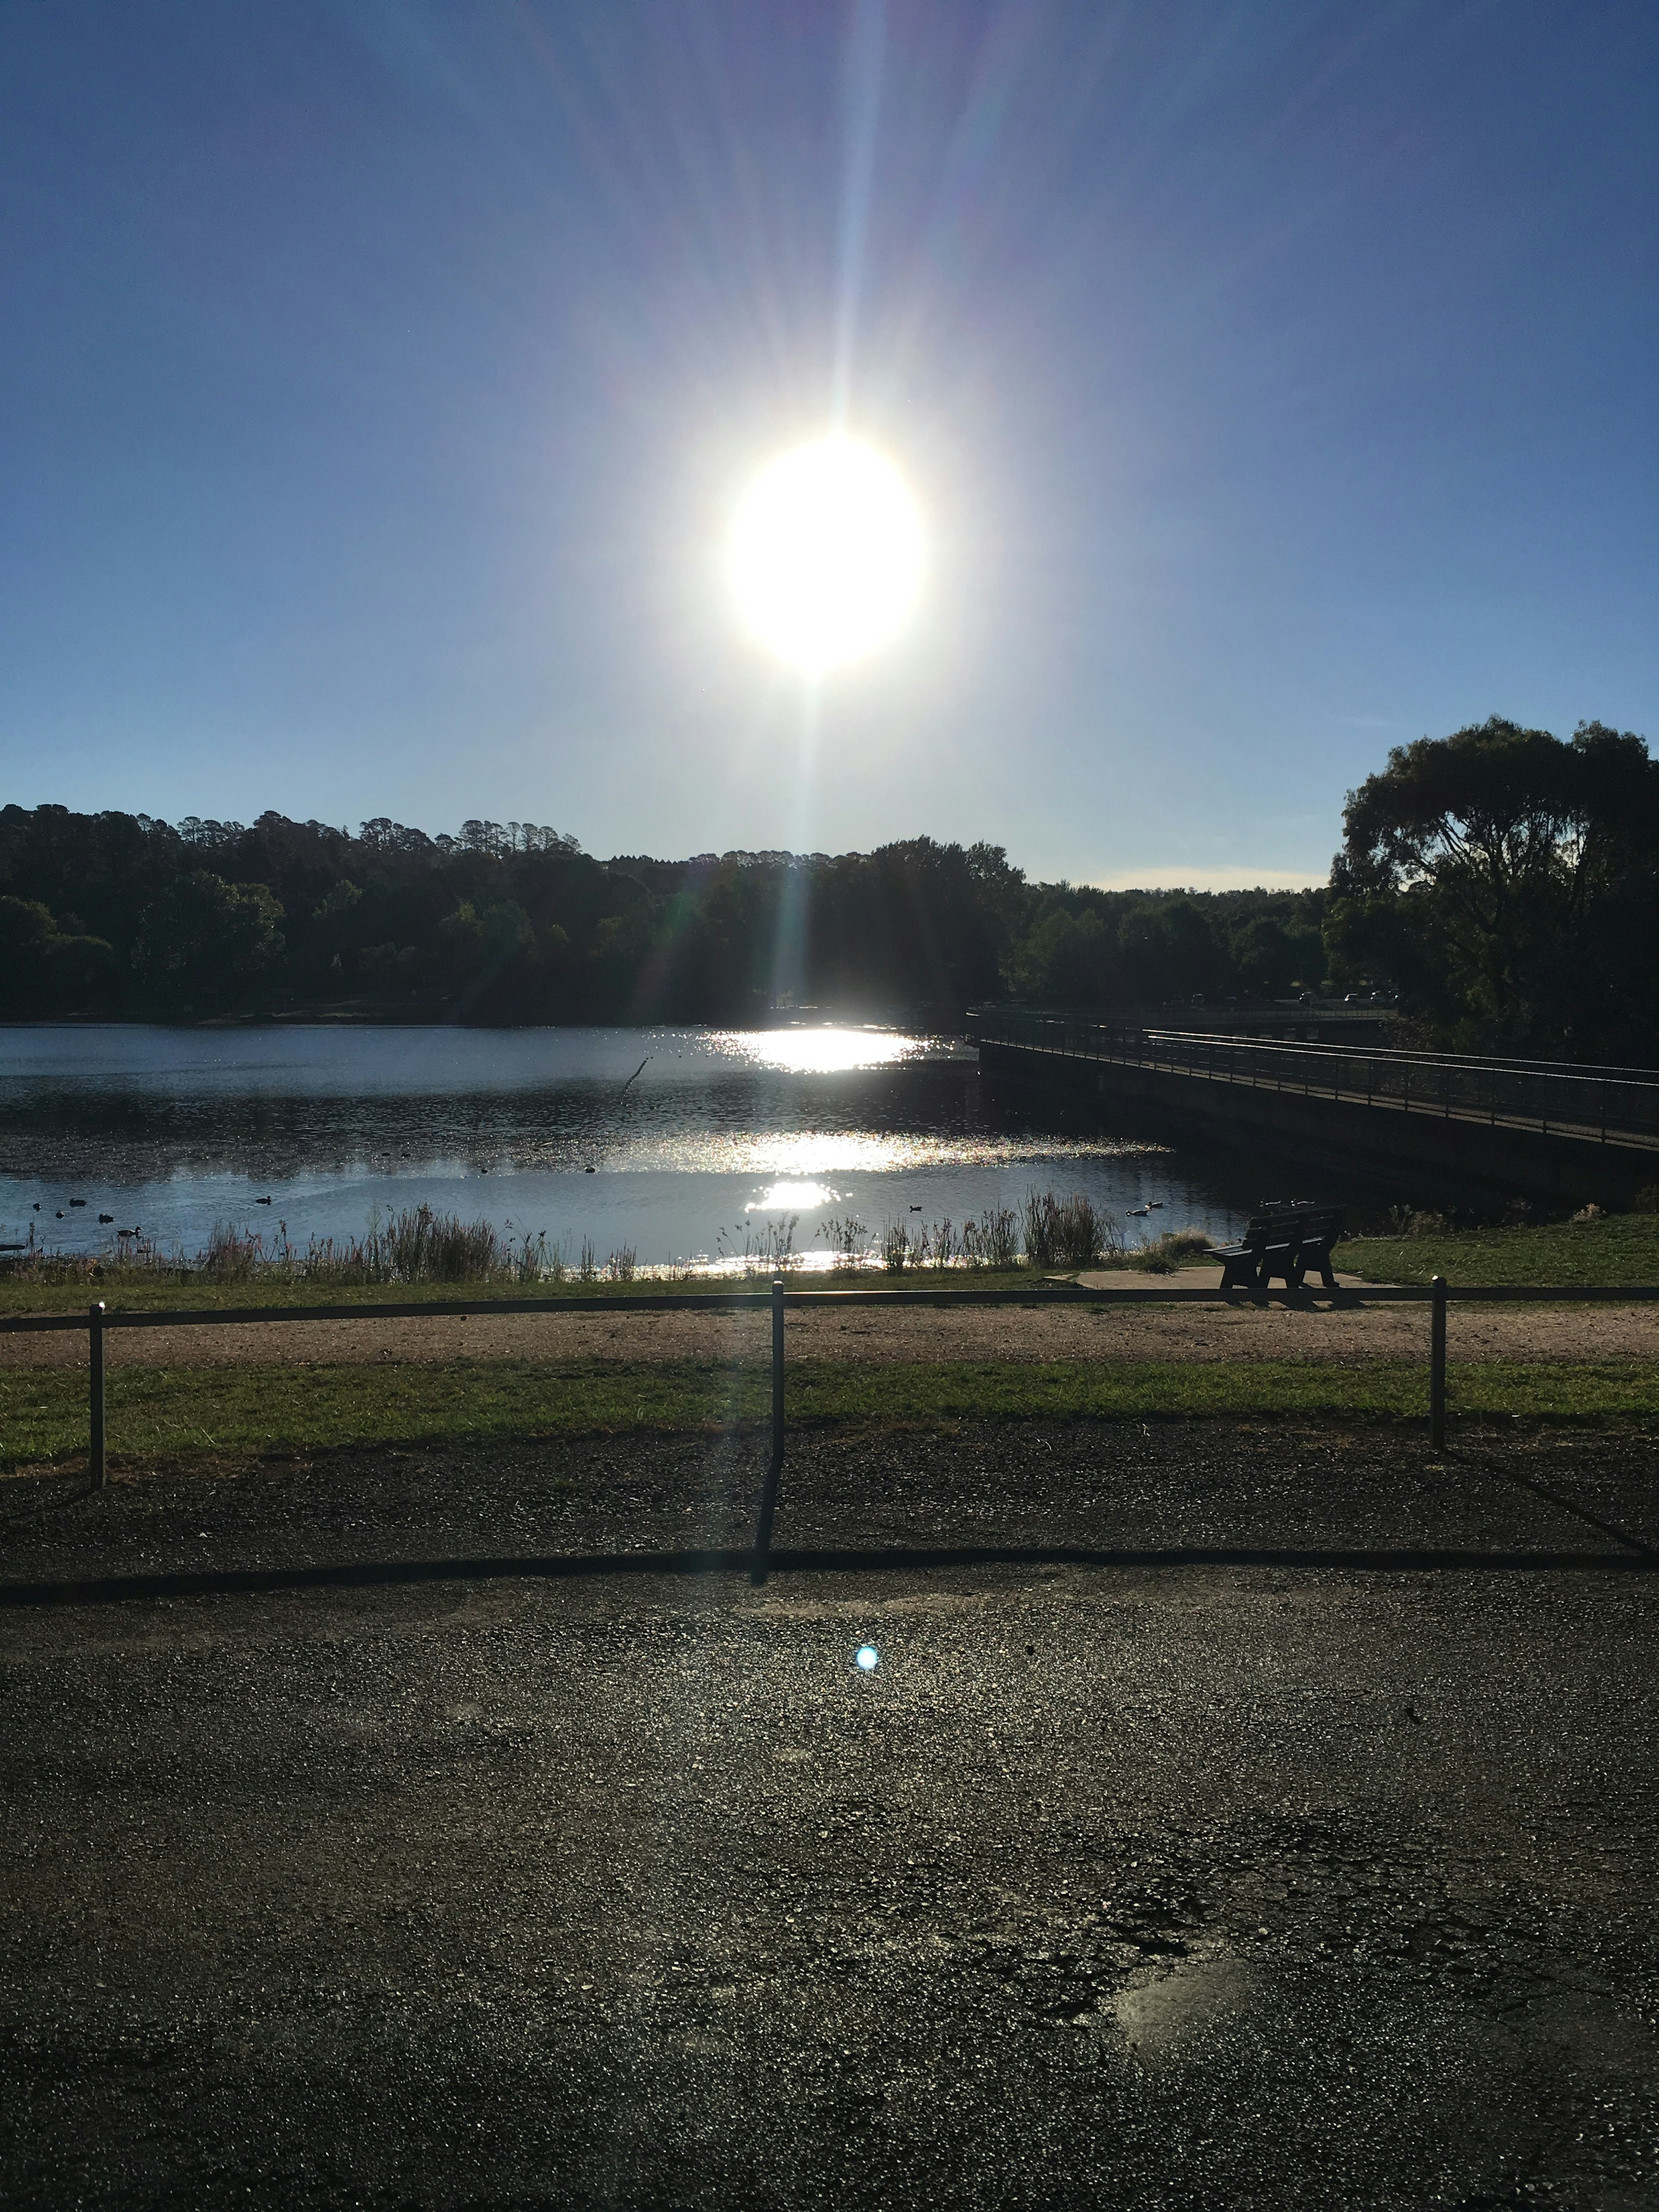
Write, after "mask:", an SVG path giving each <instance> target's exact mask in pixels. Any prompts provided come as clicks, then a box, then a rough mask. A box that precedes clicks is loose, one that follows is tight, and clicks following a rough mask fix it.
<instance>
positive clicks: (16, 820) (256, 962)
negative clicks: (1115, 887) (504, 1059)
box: [0, 721, 1659, 1060]
mask: <svg viewBox="0 0 1659 2212" xmlns="http://www.w3.org/2000/svg"><path fill="white" fill-rule="evenodd" d="M1344 826H1345V831H1346V836H1345V842H1344V845H1343V848H1342V851H1341V852H1340V854H1338V856H1337V858H1336V861H1335V863H1334V867H1333V871H1332V874H1331V878H1330V881H1329V883H1328V884H1326V885H1324V886H1322V887H1319V888H1317V889H1312V890H1304V891H1271V890H1238V891H1224V892H1213V893H1207V894H1206V893H1200V892H1193V891H1156V890H1125V891H1103V890H1094V889H1091V888H1090V887H1087V886H1082V885H1075V884H1067V883H1033V882H1030V881H1029V880H1028V879H1027V878H1026V877H1025V876H1024V873H1023V872H1022V871H1021V870H1019V869H1018V868H1017V867H1014V866H1012V865H1011V863H1010V862H1009V860H1008V858H1007V855H1006V852H1005V850H1004V849H1003V848H1001V847H1000V846H995V845H990V844H975V845H969V846H962V845H954V844H940V843H938V842H935V841H934V840H933V839H931V838H927V837H917V838H911V839H908V840H905V841H902V842H897V843H894V844H890V845H884V846H882V847H879V848H877V849H876V850H875V851H873V852H869V853H843V854H823V853H815V854H790V853H780V852H762V853H751V852H729V853H724V854H712V853H704V854H697V855H695V856H694V857H693V858H691V859H690V860H655V859H652V858H649V857H647V856H645V855H640V854H635V855H622V856H618V857H616V858H613V859H611V860H598V859H595V858H594V857H592V855H590V854H586V853H585V852H583V851H582V849H581V848H580V845H579V844H578V843H577V842H576V841H575V839H574V838H573V837H570V836H564V835H562V834H560V833H558V832H556V831H555V830H552V829H547V828H544V827H542V826H540V825H538V824H536V823H518V822H512V823H491V822H482V821H474V822H468V823H465V824H464V825H463V827H462V829H461V830H460V832H459V835H458V836H428V835H427V834H426V833H425V832H424V831H422V830H419V829H410V828H406V827H405V826H404V825H403V824H401V823H395V822H392V821H390V820H387V819H386V818H383V817H382V818H379V819H376V820H374V821H372V822H366V823H362V825H361V827H360V828H359V829H358V830H357V831H356V834H355V835H353V834H352V833H350V832H349V830H347V829H337V828H335V827H333V826H331V825H330V824H327V823H319V822H295V821H290V820H289V819H288V818H287V817H285V816H283V815H280V814H276V813H267V814H263V815H261V816H260V817H259V818H258V821H256V822H254V823H251V824H248V825H246V826H245V825H243V824H241V823H234V822H217V821H206V820H201V819H197V818H196V817H190V818H187V819H186V820H185V821H183V822H180V823H176V824H173V823H167V822H163V821H159V820H156V819H155V818H154V817H150V816H147V815H132V814H124V813H117V812H103V813H97V814H82V813H76V812H72V811H70V809H68V808H67V807H64V806H59V805H46V806H38V807H34V808H32V809H29V808H24V807H20V806H15V805H9V806H5V807H3V808H0V1016H4V1017H5V1018H10V1019H41V1018H66V1017H84V1016H102V1017H105V1018H155V1019H164V1020H202V1019H208V1018H224V1017H229V1016H235V1015H256V1016H257V1015H260V1014H283V1013H287V1014H289V1015H295V1016H298V1015H304V1014H307V1013H313V1014H319V1015H331V1014H334V1015H342V1016H349V1015H356V1016H359V1017H362V1018H381V1019H404V1020H455V1021H471V1022H477V1023H525V1022H648V1021H683V1022H694V1023H702V1022H708V1023H730V1024H743V1023H746V1022H750V1021H754V1020H756V1019H757V1018H762V1017H763V1016H764V1015H765V1014H766V1013H768V1012H769V1011H770V1010H772V1009H773V1008H774V1007H778V1006H781V1007H784V1008H788V1007H791V1006H793V1007H798V1008H800V1007H808V1006H816V1007H817V1008H819V1009H821V1010H822V1011H823V1012H825V1013H828V1014H834V1015H838V1016H843V1017H847V1018H855V1017H863V1018H892V1019H898V1020H904V1021H909V1022H916V1023H924V1024H933V1025H937V1026H953V1025H955V1024H958V1023H959V1022H960V1020H961V1018H962V1016H963V1012H965V1010H966V1009H967V1008H968V1007H969V1006H972V1005H975V1004H981V1003H986V1002H988V1001H994V1000H1003V1001H1008V1000H1014V1001H1018V1002H1021V1003H1024V1004H1027V1005H1030V1006H1065V1007H1068V1008H1077V1009H1080V1010H1081V1009H1087V1010H1091V1011H1110V1010H1114V1009H1131V1008H1133V1009H1150V1008H1154V1007H1158V1006H1169V1005H1170V1003H1171V1002H1178V1003H1180V1004H1182V1005H1183V1006H1190V1005H1191V1004H1192V1002H1193V1001H1194V1000H1202V1001H1204V1002H1205V1003H1206V1004H1207V1005H1213V1004H1216V1003H1218V1002H1225V1001H1227V1000H1234V1001H1236V1002H1237V1003H1239V1004H1240V1005H1245V1006H1248V1005H1255V1004H1261V1003H1263V1002H1266V1001H1271V1000H1274V999H1284V998H1295V997H1297V996H1299V995H1301V994H1304V993H1308V992H1312V993H1314V994H1327V993H1330V992H1341V991H1350V990H1356V989H1357V990H1360V991H1370V990H1378V991H1381V992H1383V993H1384V994H1388V995H1391V996H1397V998H1398V1000H1399V1003H1400V1006H1401V1010H1402V1012H1403V1013H1404V1015H1405V1016H1406V1017H1407V1020H1408V1021H1409V1023H1410V1024H1411V1025H1412V1027H1411V1030H1410V1034H1412V1035H1413V1036H1415V1037H1417V1038H1418V1039H1419V1040H1420V1041H1423V1042H1443V1043H1447V1044H1455V1045H1458V1046H1461V1047H1462V1048H1468V1049H1471V1050H1484V1049H1501V1050H1510V1051H1521V1050H1526V1051H1528V1052H1543V1053H1564V1054H1567V1055H1569V1056H1573V1057H1578V1058H1583V1059H1588V1058H1595V1057H1624V1058H1638V1059H1641V1060H1648V1059H1650V1058H1651V1057H1652V1056H1653V1054H1654V1050H1655V1046H1656V1041H1659V994H1656V965H1659V963H1656V955H1655V949H1654V948H1655V946H1656V945H1659V928H1656V924H1659V881H1656V861H1659V763H1653V762H1652V761H1650V759H1649V757H1648V753H1647V748H1646V746H1645V744H1644V743H1643V741H1642V740H1641V739H1640V738H1635V737H1632V736H1629V735H1627V734H1626V735H1620V733H1617V732H1613V731H1610V730H1607V729H1604V728H1603V727H1602V726H1601V725H1600V724H1598V723H1591V724H1588V725H1583V726H1581V727H1580V728H1579V730H1578V731H1577V733H1576V734H1575V736H1574V737H1573V738H1571V739H1570V740H1567V741H1565V742H1563V741H1561V740H1559V739H1557V738H1553V737H1552V736H1551V735H1550V734H1549V733H1548V732H1543V731H1527V730H1521V729H1518V728H1517V727H1516V726H1514V725H1512V724H1510V723H1506V722H1498V721H1493V722H1489V723H1486V724H1484V725H1482V726H1480V727H1479V728H1476V729H1471V730H1464V731H1460V732H1456V733H1455V735H1454V736H1453V737H1451V738H1442V739H1435V740H1430V739H1424V740H1422V741H1420V742H1419V744H1416V745H1413V746H1409V747H1405V748H1401V749H1399V750H1396V751H1395V752H1394V753H1392V754H1391V755H1390V756H1389V761H1388V763H1387V765H1386V766H1385V767H1384V769H1382V770H1381V771H1380V772H1379V774H1378V775H1375V776H1372V777H1371V778H1370V779H1369V780H1368V781H1366V783H1364V785H1363V786H1362V787H1360V789H1359V790H1358V791H1357V792H1355V793H1352V794H1350V799H1349V803H1348V809H1347V812H1346V817H1345V825H1344Z"/></svg>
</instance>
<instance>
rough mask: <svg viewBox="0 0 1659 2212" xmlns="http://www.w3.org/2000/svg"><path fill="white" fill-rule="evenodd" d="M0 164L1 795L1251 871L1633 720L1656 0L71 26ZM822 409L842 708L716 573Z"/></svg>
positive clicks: (1035, 4)
mask: <svg viewBox="0 0 1659 2212" xmlns="http://www.w3.org/2000/svg"><path fill="white" fill-rule="evenodd" d="M0 179H3V197H4V209H5V213H4V219H3V224H0V289H3V312H0V392H3V404H0V486H3V494H0V495H3V501H4V530H3V544H0V561H3V572H0V761H3V767H4V777H3V793H0V795H3V797H5V798H7V799H15V800H17V801H19V802H21V803H23V804H26V805H33V804H36V803H38V802H40V801H41V800H46V799H55V800H59V801H62V802H64V803H65V804H67V805H71V806H76V807H86V808H92V807H100V806H122V807H128V808H131V809H135V810H142V811H149V812H151V813H156V814H163V815H167V816H168V817H178V816H179V815H182V814H185V813H197V814H204V815H216V816H220V817H236V818H239V819H243V820H246V819H249V818H251V817H252V816H253V815H254V814H256V813H258V811H260V810H261V809H263V808H264V807H267V806H275V807H277V808H280V809H281V810H283V811H284V812H287V813H291V814H295V815H299V816H317V817H321V818H323V819H325V820H332V821H336V822H343V823H352V824H354V825H355V823H356V822H357V821H358V820H359V819H361V818H362V817H365V816H368V815H375V814H390V815H393V816H395V817H398V819H400V820H403V821H406V822H410V823H416V824H418V825H420V826H421V827H423V828H426V829H432V830H437V829H450V828H453V827H455V826H457V825H458V824H459V822H460V821H461V819H462V818H463V817H466V816H469V815H482V816H486V817H494V818H495V819H498V820H507V819H509V818H517V819H524V820H533V821H537V822H542V823H552V824H554V825H555V826H556V827H557V828H559V829H565V830H568V831H570V832H573V833H574V835H575V836H578V837H579V838H580V840H581V841H582V842H583V843H584V844H585V845H586V847H587V848H588V849H589V850H590V851H593V852H597V853H599V854H610V853H613V852H641V851H644V852H652V853H657V854H663V855H665V856H673V855H683V854H689V853H692V852H696V851H700V850H705V849H711V848H712V849H714V850H721V849H725V848H730V847H733V846H747V847H768V846H779V845H793V846H794V847H796V848H809V847H818V848H827V849H831V850H840V849H844V848H848V847H854V846H858V847H867V846H870V845H872V844H875V843H879V842H885V841H886V840H888V839H890V838H893V837H899V836H914V835H917V834H920V833H922V832H927V833H930V834H932V835H933V836H939V837H945V838H961V839H963V840H971V839H974V838H980V837H984V838H989V839H991V840H993V841H994V842H999V843H1002V844H1006V846H1007V848H1009V852H1010V854H1011V857H1012V859H1013V860H1016V861H1017V862H1018V863H1019V864H1020V865H1022V866H1024V867H1026V868H1027V869H1028V870H1030V871H1031V872H1034V873H1039V874H1042V875H1048V876H1054V875H1059V874H1066V875H1069V876H1071V877H1073V878H1074V879H1078V880H1083V881H1090V882H1097V883H1124V882H1165V883H1175V882H1185V883H1195V884H1221V883H1237V882H1244V883H1255V882H1262V881H1267V882H1272V881H1289V880H1298V881H1299V880H1304V879H1307V878H1319V877H1322V875H1323V873H1324V872H1325V870H1326V868H1327V866H1328V862H1329V857H1330V854H1331V852H1332V850H1333V849H1334V846H1335V844H1336V842H1337V840H1338V836H1339V828H1340V821H1339V817H1340V805H1341V800H1342V794H1343V793H1344V791H1345V789H1346V787H1349V786H1350V785H1352V783H1354V782H1355V781H1358V778H1359V777H1361V776H1362V775H1364V774H1366V773H1367V772H1368V771H1369V770H1370V769H1371V768H1373V767H1374V766H1376V765H1379V764H1380V763H1381V761H1382V758H1383V754H1384V752H1385V751H1386V749H1387V747H1388V746H1389V744H1395V743H1398V742H1401V741H1402V740H1406V739H1409V738H1414V737H1418V736H1420V735H1423V734H1425V733H1426V734H1430V735H1440V734H1443V733H1444V732H1448V731H1449V730H1451V729H1454V728H1455V727H1457V726H1459V725H1461V724H1462V723H1464V722H1467V721H1469V720H1480V719H1483V718H1484V717H1485V716H1486V715H1487V714H1492V713H1498V714H1506V715H1509V716H1511V717H1513V718H1514V719H1516V720H1520V721H1523V722H1527V723H1531V724H1541V725H1543V726H1546V727H1548V728H1553V729H1554V730H1556V731H1558V732H1560V733H1562V734H1564V735H1565V734H1566V733H1568V732H1571V728H1572V726H1573V725H1574V723H1575V722H1576V721H1577V720H1579V719H1581V718H1588V717H1593V716H1599V717H1600V718H1601V720H1604V721H1607V722H1610V723H1613V724H1615V725H1617V726H1620V727H1626V728H1635V729H1638V730H1640V731H1642V732H1644V734H1646V735H1648V736H1649V737H1650V738H1651V739H1653V740H1655V741H1656V743H1659V712H1656V702H1659V619H1656V617H1659V595H1656V570H1659V562H1656V538H1659V520H1656V518H1659V498H1656V493H1659V482H1656V477H1659V466H1656V460H1659V344H1656V311H1655V297H1656V292H1655V276H1656V269H1655V259H1656V244H1655V241H1656V237H1659V228H1656V216H1659V190H1656V185H1659V9H1656V8H1655V7H1654V6H1653V4H1652V0H1633V4H1622V0H1571V4H1553V0H1498V4H1480V5H1467V6H1466V5H1461V4H1440V0H1413V4H1389V0H1364V4H1357V0H1337V4H1334V5H1330V6H1321V5H1313V4H1301V0H1283V3H1282V4H1275V0H1249V4H1245V5H1241V6H1225V5H1218V4H1214V0H1133V4H1129V5H1118V4H1114V0H1079V4H1070V0H1047V4H1043V0H1006V4H987V0H891V4H890V5H887V6H881V5H878V4H873V0H863V4H862V5H860V4H858V0H852V4H848V5H839V4H830V0H733V3H732V4H713V3H712V0H711V3H710V4H703V0H637V4H636V3H635V0H588V3H587V4H577V0H543V4H536V0H445V4H425V0H340V4H337V5H331V4H326V0H257V4H252V5H244V4H238V0H215V4H212V5H197V4H193V0H100V4H96V5H84V4H77V0H53V4H52V5H50V6H46V5H40V6H26V5H17V6H13V7H11V8H9V9H5V10H4V11H3V14H0ZM838 395H839V396H840V397H841V398H842V400H844V404H845V407H846V416H847V420H848V422H849V423H850V424H851V425H852V427H854V428H855V429H857V430H859V431H860V432H861V433H863V434H864V435H866V436H867V437H868V438H870V439H871V440H872V441H875V442H876V443H877V444H878V445H879V446H880V447H882V449H883V450H884V452H885V453H887V454H889V455H890V457H891V458H892V459H893V460H894V461H895V462H896V463H897V465H899V466H900V468H901V469H902V471H904V473H905V475H906V477H908V481H909V483H910V484H911V486H912V488H913V489H914V491H915V495H916V497H917V499H918V501H920V503H921V509H922V512H923V515H924V518H925V522H926V527H927V539H928V547H929V550H928V577H927V586H926V590H925V594H924V598H923V600H922V604H921V609H920V611H919V612H918V614H917V616H916V617H915V621H914V622H913V623H911V624H910V625H909V627H908V629H907V630H906V631H905V632H904V633H903V634H902V635H901V636H900V637H899V638H898V639H896V641H894V642H893V643H891V644H890V645H889V646H888V647H886V648H885V649H884V650H883V651H882V652H880V653H877V654H875V655H874V656H872V658H871V659H868V660H867V661H866V662H865V663H864V664H862V665H860V666H858V667H856V668H854V669H852V670H848V671H839V672H837V673H836V674H834V675H832V676H831V677H830V678H827V679H826V681H825V683H824V684H823V689H822V692H821V695H820V696H819V697H818V699H817V704H816V707H814V706H813V705H812V704H811V702H809V701H807V700H805V699H804V698H803V696H802V685H801V684H800V682H799V680H798V679H797V678H793V677H791V676H788V675H787V674H783V673H781V672H780V671H778V670H777V669H776V668H775V667H774V666H773V665H770V664H769V663H768V662H767V661H766V660H765V659H763V658H762V657H761V656H760V655H759V654H758V653H757V652H756V650H755V648H754V647H753V646H752V644H751V643H750V642H749V641H747V640H746V639H745V638H744V635H742V633H741V632H740V630H739V628H738V624H737V623H736V622H735V621H734V619H733V617H732V610H731V607H730V605H729V604H728V594H727V592H726V586H725V581H724V578H723V575H722V573H721V568H720V547H721V544H722V542H723V538H724V533H725V532H726V526H727V521H728V518H729V516H730V513H731V512H732V507H733V503H734V501H735V500H736V498H737V497H738V494H739V493H740V492H741V490H742V489H743V488H744V484H745V483H746V482H747V481H748V479H749V478H750V476H751V475H752V473H753V472H754V471H755V470H756V469H757V468H758V467H759V466H760V465H762V464H763V463H764V462H765V461H767V460H768V459H770V458H771V457H772V456H773V455H775V453H778V452H780V451H782V450H785V449H787V448H788V447H790V446H791V445H792V444H793V443H795V442H797V441H799V440H801V439H803V438H805V437H808V436H811V435H813V434H815V433H817V432H818V431H819V430H821V429H822V428H823V426H824V425H825V423H826V422H828V421H829V419H830V416H831V411H832V409H833V408H834V406H835V405H836V399H837V396H838Z"/></svg>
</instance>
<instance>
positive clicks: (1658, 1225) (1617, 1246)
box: [1336, 1213, 1659, 1285]
mask: <svg viewBox="0 0 1659 2212" xmlns="http://www.w3.org/2000/svg"><path fill="white" fill-rule="evenodd" d="M1424 1220H1425V1217H1423V1216H1419V1222H1422V1221H1424ZM1336 1261H1337V1265H1338V1267H1340V1268H1341V1269H1342V1270H1343V1271H1344V1272H1345V1273H1347V1274H1352V1275H1360V1276H1363V1277H1364V1279H1365V1280H1366V1281H1367V1282H1371V1283H1426V1282H1428V1281H1430V1280H1431V1279H1432V1278H1433V1277H1434V1276H1436V1275H1443V1276H1444V1277H1445V1278H1446V1280H1447V1281H1448V1282H1449V1283H1467V1284H1483V1283H1559V1284H1561V1285H1570V1284H1581V1283H1583V1284H1595V1283H1604V1284H1613V1285H1617V1284H1620V1283H1629V1284H1659V1213H1607V1214H1600V1215H1597V1216H1596V1217H1595V1218H1594V1219H1592V1220H1589V1221H1555V1222H1548V1223H1543V1224H1541V1225H1538V1226H1537V1227H1534V1228H1520V1229H1468V1230H1448V1229H1440V1228H1436V1227H1433V1226H1425V1228H1424V1229H1423V1230H1422V1231H1421V1233H1419V1234H1413V1235H1411V1236H1407V1237H1346V1238H1345V1239H1344V1240H1343V1242H1342V1243H1341V1244H1340V1245H1339V1246H1338V1248H1337V1254H1336Z"/></svg>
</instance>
